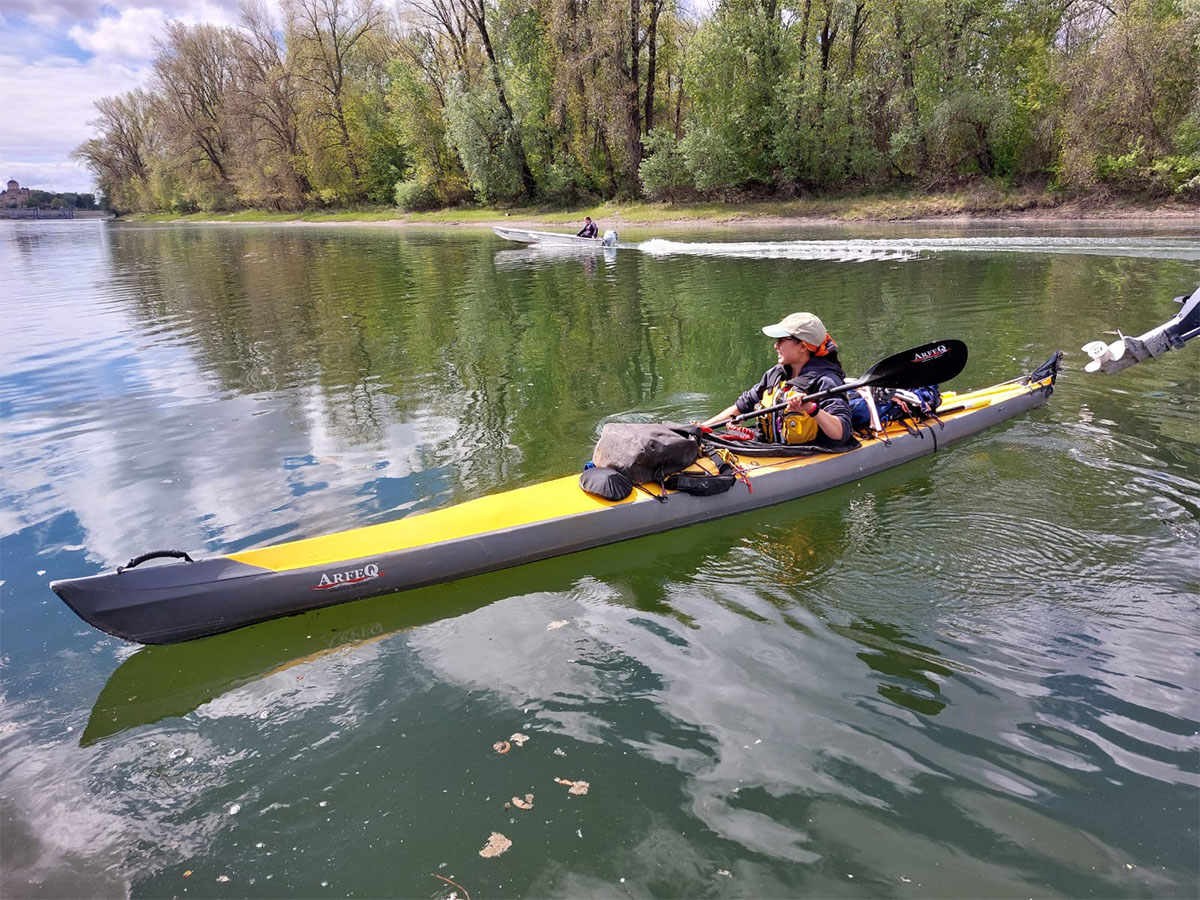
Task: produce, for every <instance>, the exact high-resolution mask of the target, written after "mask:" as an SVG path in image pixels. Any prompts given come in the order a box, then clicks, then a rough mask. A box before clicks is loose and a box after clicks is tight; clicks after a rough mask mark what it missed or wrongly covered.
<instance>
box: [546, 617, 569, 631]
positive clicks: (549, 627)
mask: <svg viewBox="0 0 1200 900" xmlns="http://www.w3.org/2000/svg"><path fill="white" fill-rule="evenodd" d="M569 621H570V620H568V619H559V620H558V621H557V622H551V623H550V624H549V625H547V626H546V630H547V631H558V629H560V628H562V627H563V626H564V625H566V624H568V622H569Z"/></svg>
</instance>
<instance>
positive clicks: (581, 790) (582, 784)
mask: <svg viewBox="0 0 1200 900" xmlns="http://www.w3.org/2000/svg"><path fill="white" fill-rule="evenodd" d="M554 780H555V781H556V782H557V783H559V784H565V785H568V786H569V790H568V791H567V793H568V794H575V795H576V796H582V795H583V794H586V793H587V792H588V788H590V787H591V785H590V784H588V783H587V782H586V781H571V780H570V779H569V778H555V779H554Z"/></svg>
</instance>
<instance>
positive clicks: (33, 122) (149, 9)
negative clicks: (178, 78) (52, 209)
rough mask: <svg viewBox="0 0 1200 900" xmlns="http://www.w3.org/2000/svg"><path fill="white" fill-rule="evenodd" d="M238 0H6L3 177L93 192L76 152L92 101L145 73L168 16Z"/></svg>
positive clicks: (214, 9)
mask: <svg viewBox="0 0 1200 900" xmlns="http://www.w3.org/2000/svg"><path fill="white" fill-rule="evenodd" d="M238 5H239V4H238V0H157V2H144V3H139V2H136V0H134V2H129V3H102V2H98V0H0V104H2V112H0V184H2V183H3V182H6V181H8V180H9V179H10V178H15V179H16V180H17V181H19V182H20V183H21V185H22V187H29V188H34V189H38V190H44V191H55V192H65V191H76V192H87V191H92V190H94V188H95V179H94V177H93V176H92V174H91V173H90V172H89V171H88V170H87V169H86V168H84V167H83V166H81V165H79V164H78V163H75V162H72V161H71V159H70V155H71V151H72V150H73V149H75V148H76V147H77V146H79V145H80V144H81V143H83V142H84V141H86V140H87V139H88V138H90V137H93V136H94V135H95V130H94V129H93V127H92V126H91V125H89V124H88V123H89V122H90V121H92V120H93V119H95V117H96V109H95V107H94V106H93V103H94V102H95V101H96V100H99V99H100V98H101V97H106V96H111V95H114V94H120V93H124V92H125V91H129V90H132V89H133V88H136V87H139V86H141V85H143V84H144V83H145V82H146V79H147V77H148V75H149V71H150V62H151V60H152V59H153V56H154V40H155V38H156V37H158V36H159V35H161V34H162V29H163V24H164V23H165V22H166V21H167V20H169V19H178V20H180V21H182V22H185V23H187V24H195V23H198V22H211V23H214V24H219V25H225V24H232V23H233V22H235V21H236V19H237V15H238Z"/></svg>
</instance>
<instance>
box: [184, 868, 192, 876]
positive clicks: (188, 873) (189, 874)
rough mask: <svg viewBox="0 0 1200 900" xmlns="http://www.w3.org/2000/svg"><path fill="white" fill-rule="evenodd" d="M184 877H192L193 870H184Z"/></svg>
mask: <svg viewBox="0 0 1200 900" xmlns="http://www.w3.org/2000/svg"><path fill="white" fill-rule="evenodd" d="M183 877H184V878H191V877H192V870H191V869H188V870H187V871H186V872H184V873H183Z"/></svg>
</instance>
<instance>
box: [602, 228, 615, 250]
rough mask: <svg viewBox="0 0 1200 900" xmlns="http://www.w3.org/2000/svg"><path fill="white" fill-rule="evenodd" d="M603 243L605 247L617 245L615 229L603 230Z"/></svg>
mask: <svg viewBox="0 0 1200 900" xmlns="http://www.w3.org/2000/svg"><path fill="white" fill-rule="evenodd" d="M603 244H604V246H605V247H615V246H617V233H616V232H615V231H606V232H604V241H603Z"/></svg>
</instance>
